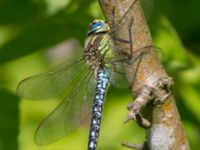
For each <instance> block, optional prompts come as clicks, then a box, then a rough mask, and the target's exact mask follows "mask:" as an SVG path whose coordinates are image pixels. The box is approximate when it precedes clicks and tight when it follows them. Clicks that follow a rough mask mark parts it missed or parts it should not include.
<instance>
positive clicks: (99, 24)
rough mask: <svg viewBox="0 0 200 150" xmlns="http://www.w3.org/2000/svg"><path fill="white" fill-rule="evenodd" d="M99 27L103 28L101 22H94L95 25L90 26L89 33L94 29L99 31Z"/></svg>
mask: <svg viewBox="0 0 200 150" xmlns="http://www.w3.org/2000/svg"><path fill="white" fill-rule="evenodd" d="M101 26H103V22H95V23H93V24H92V26H91V29H90V30H91V31H94V30H96V29H99V28H100V27H101Z"/></svg>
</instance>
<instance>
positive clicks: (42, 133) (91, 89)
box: [35, 72, 96, 145]
mask: <svg viewBox="0 0 200 150" xmlns="http://www.w3.org/2000/svg"><path fill="white" fill-rule="evenodd" d="M95 84H96V83H95V80H94V79H93V76H92V73H91V72H89V74H88V75H87V76H84V77H82V79H81V80H80V82H79V83H78V84H77V86H76V87H75V88H74V89H73V91H72V92H71V94H70V95H69V96H68V97H67V98H66V99H64V100H63V102H62V103H61V104H60V105H59V106H58V107H57V108H56V109H55V110H54V111H53V112H52V113H51V114H50V115H49V116H48V117H47V118H46V119H44V120H43V121H42V122H41V124H40V125H39V127H38V129H37V131H36V135H35V143H36V144H37V145H47V144H50V143H53V142H55V141H57V140H58V139H60V138H62V137H64V136H66V135H67V134H69V133H71V132H72V131H74V130H75V129H76V128H77V127H78V126H79V125H80V124H81V122H83V121H84V120H85V119H86V117H87V116H88V114H89V112H90V111H91V110H90V109H91V108H92V99H93V97H94V94H95Z"/></svg>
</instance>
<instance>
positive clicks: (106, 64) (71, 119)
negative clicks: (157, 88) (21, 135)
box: [17, 20, 133, 150]
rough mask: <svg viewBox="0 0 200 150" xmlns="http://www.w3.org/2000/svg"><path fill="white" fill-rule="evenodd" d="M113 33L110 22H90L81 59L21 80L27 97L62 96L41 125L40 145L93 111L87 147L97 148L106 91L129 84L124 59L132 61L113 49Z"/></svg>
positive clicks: (20, 90) (67, 131)
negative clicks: (111, 87) (111, 34)
mask: <svg viewBox="0 0 200 150" xmlns="http://www.w3.org/2000/svg"><path fill="white" fill-rule="evenodd" d="M111 32H112V29H111V27H110V26H109V24H108V23H106V22H105V21H103V20H94V21H93V22H92V23H91V24H90V25H89V29H88V33H87V39H86V42H85V47H84V52H83V56H82V57H81V58H74V59H73V60H70V61H66V62H64V63H62V64H60V65H58V66H56V67H55V68H53V69H51V70H49V71H47V72H44V73H41V74H38V75H35V76H32V77H28V78H26V79H24V80H22V81H21V82H20V83H19V85H18V88H17V93H18V95H19V96H20V97H22V98H24V99H31V100H43V99H52V98H60V99H63V100H62V102H61V103H60V104H59V105H58V106H57V107H56V108H55V109H54V110H53V111H52V112H51V113H50V114H49V115H48V116H47V117H46V118H45V119H44V120H43V121H42V122H41V123H40V125H39V126H38V128H37V130H36V133H35V143H36V144H37V145H40V146H43V145H48V144H51V143H53V142H55V141H57V140H59V139H60V138H62V137H65V136H66V135H68V134H70V133H71V132H73V131H74V130H75V129H77V128H78V127H79V126H80V124H81V123H82V122H84V121H85V119H86V118H87V116H88V114H91V124H90V132H89V140H88V150H95V149H96V148H97V143H98V137H99V132H100V124H101V119H102V112H103V107H104V103H105V96H106V92H107V91H108V88H109V86H110V84H112V85H114V86H116V87H127V86H128V81H127V80H126V76H125V73H124V72H125V71H124V66H123V62H127V61H129V60H127V58H126V57H123V56H122V54H120V53H119V51H115V50H114V48H113V44H112V36H110V33H111ZM131 62H133V61H131ZM91 108H92V111H90V109H91Z"/></svg>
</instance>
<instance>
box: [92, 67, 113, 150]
mask: <svg viewBox="0 0 200 150" xmlns="http://www.w3.org/2000/svg"><path fill="white" fill-rule="evenodd" d="M108 83H109V78H108V75H107V73H106V71H105V70H104V69H103V68H99V69H98V72H97V84H96V94H95V97H94V102H93V109H92V119H91V126H90V134H89V142H88V150H95V149H96V147H97V141H98V137H99V130H100V124H101V116H102V111H103V106H104V101H105V93H106V90H107V88H108Z"/></svg>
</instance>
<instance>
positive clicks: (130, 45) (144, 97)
mask: <svg viewBox="0 0 200 150" xmlns="http://www.w3.org/2000/svg"><path fill="white" fill-rule="evenodd" d="M99 3H100V5H101V7H102V10H103V12H104V15H105V17H106V20H107V22H108V23H109V24H111V25H112V28H113V31H112V32H113V33H112V35H113V42H114V46H115V47H117V48H118V51H122V54H123V55H126V54H127V55H128V58H133V61H136V62H137V63H138V65H137V67H136V68H135V66H134V65H133V64H134V63H131V62H130V63H128V62H127V64H125V70H126V76H127V78H128V81H129V84H130V86H131V90H132V92H133V95H134V97H135V101H134V102H132V103H130V104H129V105H128V110H129V113H128V116H127V119H126V120H125V123H127V122H128V121H130V120H136V121H137V123H138V124H139V126H141V127H142V128H144V129H146V131H147V132H146V142H144V143H143V144H130V143H127V142H126V143H122V145H123V146H126V147H128V148H131V149H137V150H144V149H145V150H149V149H152V150H190V146H189V143H188V141H187V138H186V136H185V134H184V131H183V126H182V123H181V120H180V116H179V113H178V111H177V108H176V104H175V101H174V98H173V96H172V93H171V88H172V85H173V81H172V78H170V77H169V76H168V75H167V74H166V72H165V70H164V68H163V67H162V65H160V60H159V58H158V56H157V55H156V53H155V52H154V50H153V49H154V48H152V50H153V51H151V50H150V51H148V50H149V48H150V47H148V46H151V45H153V44H152V39H151V34H150V32H149V29H148V27H147V24H146V22H145V19H144V15H143V12H142V9H141V6H140V1H139V0H99ZM113 8H115V9H113ZM113 14H114V15H113ZM127 39H128V40H127ZM144 48H147V49H146V50H147V52H148V53H146V54H145V55H143V56H142V57H138V59H137V60H136V59H135V58H136V57H137V56H139V55H140V53H141V54H142V53H143V52H144ZM129 56H131V57H129ZM133 134H134V133H133Z"/></svg>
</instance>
